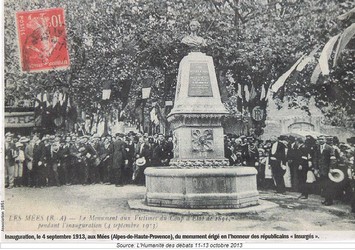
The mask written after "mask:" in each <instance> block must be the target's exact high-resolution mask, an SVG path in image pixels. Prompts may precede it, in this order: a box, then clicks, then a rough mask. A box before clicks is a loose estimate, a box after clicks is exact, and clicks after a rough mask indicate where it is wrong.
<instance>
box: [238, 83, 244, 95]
mask: <svg viewBox="0 0 355 250" xmlns="http://www.w3.org/2000/svg"><path fill="white" fill-rule="evenodd" d="M237 96H238V97H239V98H243V97H242V85H241V84H240V83H238V93H237Z"/></svg>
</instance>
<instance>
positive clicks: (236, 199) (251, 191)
mask: <svg viewBox="0 0 355 250" xmlns="http://www.w3.org/2000/svg"><path fill="white" fill-rule="evenodd" d="M145 174H146V187H147V194H146V202H147V205H149V206H159V207H178V208H242V207H247V206H252V205H257V204H258V197H259V193H258V191H257V190H256V188H255V187H256V178H255V174H256V169H255V168H250V167H238V168H213V169H175V168H147V169H146V171H145Z"/></svg>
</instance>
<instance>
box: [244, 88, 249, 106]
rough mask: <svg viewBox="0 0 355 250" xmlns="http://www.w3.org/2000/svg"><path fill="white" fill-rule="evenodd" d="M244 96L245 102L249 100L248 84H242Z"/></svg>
mask: <svg viewBox="0 0 355 250" xmlns="http://www.w3.org/2000/svg"><path fill="white" fill-rule="evenodd" d="M244 98H245V101H246V102H249V100H250V93H249V88H248V85H244Z"/></svg>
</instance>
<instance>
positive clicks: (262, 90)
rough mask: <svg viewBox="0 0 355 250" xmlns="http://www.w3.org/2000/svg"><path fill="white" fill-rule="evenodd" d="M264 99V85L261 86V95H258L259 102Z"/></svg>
mask: <svg viewBox="0 0 355 250" xmlns="http://www.w3.org/2000/svg"><path fill="white" fill-rule="evenodd" d="M265 97H266V90H265V84H263V85H262V86H261V94H260V101H262V100H264V99H265Z"/></svg>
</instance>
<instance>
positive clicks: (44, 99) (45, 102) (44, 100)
mask: <svg viewBox="0 0 355 250" xmlns="http://www.w3.org/2000/svg"><path fill="white" fill-rule="evenodd" d="M42 101H43V104H46V107H49V101H48V96H47V92H45V93H44V94H43V99H42Z"/></svg>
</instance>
